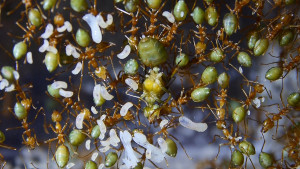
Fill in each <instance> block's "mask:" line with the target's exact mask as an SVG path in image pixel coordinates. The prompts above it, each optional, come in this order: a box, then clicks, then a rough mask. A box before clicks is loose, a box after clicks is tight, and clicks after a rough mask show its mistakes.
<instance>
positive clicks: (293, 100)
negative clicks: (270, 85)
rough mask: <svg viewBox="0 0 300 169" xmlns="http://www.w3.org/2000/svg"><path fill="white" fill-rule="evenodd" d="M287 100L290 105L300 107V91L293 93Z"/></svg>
mask: <svg viewBox="0 0 300 169" xmlns="http://www.w3.org/2000/svg"><path fill="white" fill-rule="evenodd" d="M287 102H288V103H289V105H290V106H293V107H300V93H299V92H294V93H291V94H290V95H289V96H288V98H287Z"/></svg>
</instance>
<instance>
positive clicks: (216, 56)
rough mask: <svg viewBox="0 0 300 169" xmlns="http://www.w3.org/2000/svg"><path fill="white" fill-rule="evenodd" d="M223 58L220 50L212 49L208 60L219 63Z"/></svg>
mask: <svg viewBox="0 0 300 169" xmlns="http://www.w3.org/2000/svg"><path fill="white" fill-rule="evenodd" d="M224 58H225V55H224V53H223V51H222V50H221V49H220V48H214V50H213V51H211V53H210V55H209V59H210V60H211V61H212V62H216V63H219V62H221V61H222V60H223V59H224Z"/></svg>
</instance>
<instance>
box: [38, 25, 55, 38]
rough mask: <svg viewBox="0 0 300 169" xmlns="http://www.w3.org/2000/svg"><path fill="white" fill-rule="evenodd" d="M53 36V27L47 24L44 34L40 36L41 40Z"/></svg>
mask: <svg viewBox="0 0 300 169" xmlns="http://www.w3.org/2000/svg"><path fill="white" fill-rule="evenodd" d="M52 34H53V25H52V24H51V23H49V24H48V25H47V26H46V29H45V32H44V33H43V34H42V35H41V38H43V39H48V38H49V37H50V36H51V35H52Z"/></svg>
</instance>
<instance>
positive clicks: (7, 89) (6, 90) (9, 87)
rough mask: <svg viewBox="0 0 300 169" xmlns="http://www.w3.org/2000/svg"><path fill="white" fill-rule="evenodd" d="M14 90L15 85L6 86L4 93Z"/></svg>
mask: <svg viewBox="0 0 300 169" xmlns="http://www.w3.org/2000/svg"><path fill="white" fill-rule="evenodd" d="M13 90H15V85H14V84H11V85H10V86H8V87H7V88H5V92H11V91H13Z"/></svg>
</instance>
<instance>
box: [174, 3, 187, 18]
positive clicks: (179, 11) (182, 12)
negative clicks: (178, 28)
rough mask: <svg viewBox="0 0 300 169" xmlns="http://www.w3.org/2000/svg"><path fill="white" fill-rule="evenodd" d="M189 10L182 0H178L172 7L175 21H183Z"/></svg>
mask: <svg viewBox="0 0 300 169" xmlns="http://www.w3.org/2000/svg"><path fill="white" fill-rule="evenodd" d="M188 12H189V8H188V7H187V5H186V3H185V2H184V0H179V1H178V2H177V3H176V5H175V7H174V11H173V14H174V17H175V19H176V21H183V20H184V19H185V18H186V16H187V14H188Z"/></svg>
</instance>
